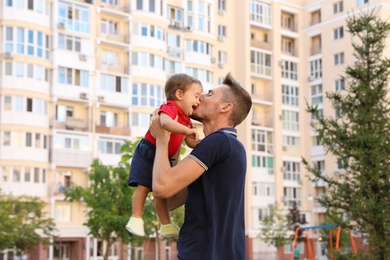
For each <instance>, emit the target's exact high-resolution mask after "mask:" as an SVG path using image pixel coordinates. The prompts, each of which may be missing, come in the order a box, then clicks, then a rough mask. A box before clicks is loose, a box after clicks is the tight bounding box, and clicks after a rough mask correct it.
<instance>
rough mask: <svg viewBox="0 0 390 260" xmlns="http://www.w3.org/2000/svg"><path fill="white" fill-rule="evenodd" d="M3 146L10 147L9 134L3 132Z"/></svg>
mask: <svg viewBox="0 0 390 260" xmlns="http://www.w3.org/2000/svg"><path fill="white" fill-rule="evenodd" d="M3 145H4V146H10V145H11V132H9V131H4V132H3Z"/></svg>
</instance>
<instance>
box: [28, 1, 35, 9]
mask: <svg viewBox="0 0 390 260" xmlns="http://www.w3.org/2000/svg"><path fill="white" fill-rule="evenodd" d="M28 9H29V10H34V0H28Z"/></svg>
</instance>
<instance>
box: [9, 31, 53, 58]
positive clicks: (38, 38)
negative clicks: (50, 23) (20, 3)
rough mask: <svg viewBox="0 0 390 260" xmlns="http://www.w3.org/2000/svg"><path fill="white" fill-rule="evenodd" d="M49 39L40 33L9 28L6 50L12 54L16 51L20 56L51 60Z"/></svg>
mask: <svg viewBox="0 0 390 260" xmlns="http://www.w3.org/2000/svg"><path fill="white" fill-rule="evenodd" d="M14 35H15V36H16V37H14ZM15 38H16V39H15ZM49 39H50V38H49V37H48V36H47V35H46V34H44V33H42V32H40V31H34V30H25V29H24V28H21V27H17V28H10V27H7V28H6V39H5V40H6V48H5V49H6V51H10V52H13V51H14V50H15V52H16V53H19V54H27V55H30V56H36V57H39V58H45V59H49V46H50V44H49Z"/></svg>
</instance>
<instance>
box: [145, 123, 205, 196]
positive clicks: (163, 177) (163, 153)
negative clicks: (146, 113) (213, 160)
mask: <svg viewBox="0 0 390 260" xmlns="http://www.w3.org/2000/svg"><path fill="white" fill-rule="evenodd" d="M150 131H151V133H152V135H153V136H154V137H155V138H156V155H155V157H154V165H153V184H152V186H153V196H155V197H156V198H169V197H171V196H173V195H175V194H176V193H178V192H179V191H182V190H183V189H184V188H186V187H187V186H188V185H189V184H191V183H192V182H193V181H195V180H196V179H197V178H198V177H199V176H200V175H202V174H203V173H204V171H205V170H204V168H203V167H202V166H201V165H200V164H199V163H197V162H196V161H195V160H194V159H192V158H190V157H186V158H184V159H183V160H181V161H180V162H178V164H177V165H176V166H174V167H172V168H171V166H170V164H169V160H168V142H169V135H170V133H169V132H168V131H166V130H164V128H162V126H161V124H160V120H159V117H158V116H157V117H154V118H153V119H152V123H151V125H150Z"/></svg>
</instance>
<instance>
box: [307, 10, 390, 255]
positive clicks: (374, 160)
mask: <svg viewBox="0 0 390 260" xmlns="http://www.w3.org/2000/svg"><path fill="white" fill-rule="evenodd" d="M347 28H348V32H349V33H350V34H351V36H352V47H353V51H354V52H353V54H354V57H355V63H354V65H352V66H348V67H347V68H346V71H345V74H346V75H345V80H346V83H347V84H346V86H345V89H344V90H341V91H336V92H329V93H327V94H326V96H327V98H328V99H329V100H330V102H331V104H332V106H333V107H334V108H335V109H336V111H337V112H338V113H337V116H336V117H331V116H327V117H322V116H320V115H319V113H318V109H317V107H314V106H309V108H308V111H309V112H310V113H312V114H314V115H315V116H316V118H317V123H316V124H314V125H313V127H314V129H315V130H316V131H317V133H318V138H319V140H320V143H321V144H322V145H323V146H324V148H325V150H326V151H327V152H328V153H331V154H333V155H334V156H335V157H336V158H337V159H338V160H339V162H340V164H341V165H343V168H344V169H343V171H341V172H340V174H339V176H336V175H333V174H330V173H328V174H324V175H322V174H321V172H320V171H319V170H317V169H316V168H315V167H314V166H312V165H311V164H309V163H308V162H307V161H306V160H303V162H304V163H305V165H306V167H307V168H308V170H309V171H310V172H312V173H313V175H314V178H312V180H313V181H314V180H322V181H324V182H325V183H326V184H327V187H326V191H325V194H324V197H323V198H321V199H318V201H319V202H320V203H321V204H322V205H323V206H324V207H325V208H326V209H327V211H328V213H330V216H332V214H333V216H334V218H333V220H332V221H337V220H338V219H340V218H338V217H336V215H335V214H338V215H340V214H342V213H347V214H348V216H349V219H348V220H346V221H344V223H337V224H342V225H348V226H351V227H353V229H354V230H355V231H358V232H360V233H361V234H363V235H365V236H367V240H368V242H369V252H368V256H367V258H366V259H379V260H385V259H389V258H390V247H389V244H390V102H389V95H388V88H389V85H388V77H389V73H390V70H389V68H390V60H389V58H387V57H384V56H383V51H384V48H385V44H386V40H387V36H388V34H389V31H390V24H389V23H387V22H386V21H383V20H381V18H380V16H379V11H378V12H366V13H362V14H361V15H360V16H352V17H349V18H348V19H347Z"/></svg>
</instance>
